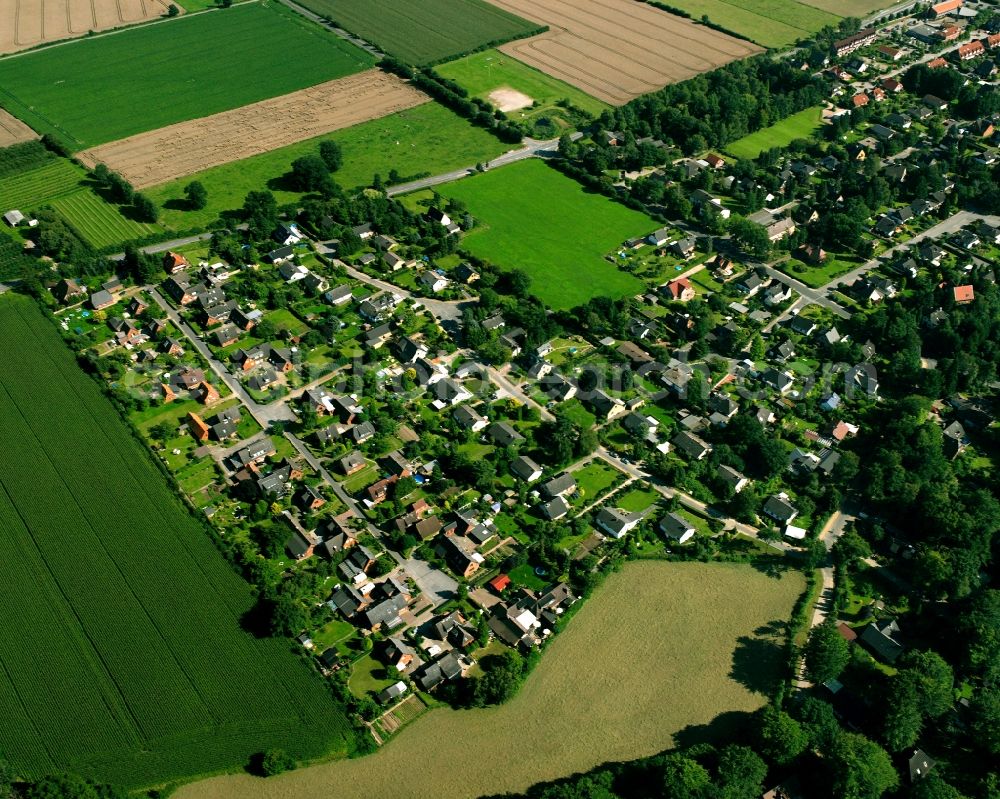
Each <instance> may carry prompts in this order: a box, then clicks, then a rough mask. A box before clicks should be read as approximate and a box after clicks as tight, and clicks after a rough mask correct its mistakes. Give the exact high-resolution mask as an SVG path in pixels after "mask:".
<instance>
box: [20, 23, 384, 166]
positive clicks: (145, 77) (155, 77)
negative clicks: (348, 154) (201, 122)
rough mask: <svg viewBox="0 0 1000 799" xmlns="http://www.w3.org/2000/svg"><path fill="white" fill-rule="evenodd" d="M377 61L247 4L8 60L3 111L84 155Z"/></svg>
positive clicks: (310, 25)
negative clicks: (88, 150) (138, 59)
mask: <svg viewBox="0 0 1000 799" xmlns="http://www.w3.org/2000/svg"><path fill="white" fill-rule="evenodd" d="M222 42H224V43H225V46H220V43H222ZM136 53H142V60H141V68H137V62H136ZM182 54H183V55H182ZM373 61H374V59H373V58H372V57H371V56H370V55H369V54H368V53H366V52H364V51H363V50H360V49H359V48H357V47H355V46H354V45H351V44H349V43H347V42H345V41H344V40H343V39H340V38H338V37H337V36H335V35H333V34H332V33H330V32H328V31H325V30H323V29H322V28H320V27H319V26H317V25H315V24H313V23H312V22H309V21H308V20H305V19H303V18H302V17H300V16H298V15H296V14H295V13H293V12H292V11H289V10H288V9H286V8H284V7H283V6H281V5H279V4H277V3H246V4H241V5H236V6H233V7H232V8H229V9H225V11H224V12H223V11H220V12H213V13H209V14H192V15H190V16H187V17H183V18H180V19H176V20H173V21H171V22H170V23H165V24H158V25H150V26H147V27H142V28H137V29H135V30H129V31H124V32H122V33H116V34H114V35H109V36H98V37H95V38H93V39H87V40H84V41H80V42H74V43H73V44H72V45H71V46H61V47H55V48H51V49H47V50H43V51H40V52H37V53H30V54H28V55H24V56H18V57H16V58H11V59H7V60H3V61H0V86H2V89H0V105H2V106H3V107H4V108H6V109H7V111H9V112H11V113H12V114H14V115H15V116H17V117H19V118H21V119H22V120H23V121H25V122H27V123H28V124H29V125H31V127H32V128H34V129H35V130H36V131H38V132H39V133H52V134H55V135H56V136H58V137H59V138H61V139H62V140H64V141H65V143H66V144H67V145H68V146H69V147H70V149H72V150H74V151H75V150H80V149H84V148H86V147H92V146H95V145H98V144H104V143H106V142H109V141H115V140H117V139H123V138H126V137H128V136H132V135H134V134H136V133H142V132H144V131H147V130H154V129H156V128H161V127H164V126H165V125H170V124H173V123H175V122H182V121H185V120H189V119H195V118H198V117H204V116H208V115H210V114H215V113H218V112H220V111H227V110H229V109H232V108H239V107H240V106H243V105H246V104H248V103H254V102H257V101H259V100H264V99H267V98H269V97H276V96H278V95H281V94H286V93H288V92H293V91H297V90H299V89H304V88H307V87H309V86H314V85H316V84H318V83H322V82H324V81H328V80H332V79H334V78H340V77H344V76H345V75H349V74H352V73H354V72H359V71H361V70H363V69H366V68H368V67H370V66H372V64H373ZM251 75H252V76H253V78H252V79H248V76H251Z"/></svg>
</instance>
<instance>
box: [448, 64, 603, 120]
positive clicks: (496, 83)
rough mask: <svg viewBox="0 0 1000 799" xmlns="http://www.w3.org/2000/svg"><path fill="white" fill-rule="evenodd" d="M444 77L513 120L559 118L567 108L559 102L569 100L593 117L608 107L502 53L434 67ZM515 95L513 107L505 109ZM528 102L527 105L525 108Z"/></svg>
mask: <svg viewBox="0 0 1000 799" xmlns="http://www.w3.org/2000/svg"><path fill="white" fill-rule="evenodd" d="M434 70H435V72H437V73H438V74H439V75H441V76H442V77H445V78H448V79H449V80H453V81H455V83H457V84H459V85H460V86H462V87H463V88H464V89H465V90H466V91H467V92H468V93H469V94H470V95H472V96H473V97H480V98H482V99H484V100H488V101H489V102H491V103H493V104H494V105H495V106H496V107H497V108H499V109H500V110H501V111H506V112H507V113H508V114H509V115H510V117H511V118H512V119H518V120H521V121H528V122H530V121H533V120H535V119H537V118H539V117H543V116H555V117H560V116H562V115H563V113H564V109H562V108H560V107H559V106H558V105H557V103H559V102H560V101H568V102H569V104H570V105H572V106H575V107H576V108H579V109H580V110H582V111H585V112H586V113H588V114H590V115H591V116H595V117H596V116H599V115H600V114H601V112H602V111H604V110H605V109H606V108H607V107H608V106H607V105H606V104H605V103H602V102H601V101H600V100H597V99H596V98H594V97H591V96H590V95H589V94H587V93H586V92H583V91H581V90H580V89H578V88H576V87H575V86H570V85H569V84H568V83H566V82H564V81H561V80H559V79H557V78H553V77H551V76H550V75H546V74H545V73H544V72H541V71H540V70H538V69H535V68H534V67H529V66H528V65H527V64H524V63H522V62H520V61H518V60H517V59H516V58H511V57H510V56H509V55H506V54H505V53H501V52H500V51H499V50H484V51H483V52H481V53H473V54H472V55H469V56H466V57H465V58H460V59H458V60H457V61H450V62H448V63H447V64H441V65H440V66H437V67H435V68H434ZM511 93H513V95H514V101H515V102H514V107H510V106H505V104H504V102H505V100H507V101H508V102H509V99H508V98H509V97H510V95H511ZM525 103H527V105H524V104H525Z"/></svg>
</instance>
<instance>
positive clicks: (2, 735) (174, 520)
mask: <svg viewBox="0 0 1000 799" xmlns="http://www.w3.org/2000/svg"><path fill="white" fill-rule="evenodd" d="M0 338H2V340H3V341H4V342H5V344H6V346H5V347H4V348H3V351H2V353H0V416H2V418H3V420H4V426H3V433H2V446H0V489H2V490H0V571H2V574H3V579H0V607H3V614H2V616H0V718H2V719H3V724H0V751H2V752H3V753H4V756H5V757H6V758H7V759H8V760H10V761H11V764H12V766H13V767H14V770H15V772H17V773H22V774H24V775H26V776H32V775H40V774H43V773H52V772H55V771H63V770H65V771H72V772H75V773H78V774H81V775H84V776H92V777H95V778H97V779H98V780H100V781H107V782H112V783H115V784H118V785H120V786H124V787H132V788H134V787H139V786H147V785H154V784H160V783H162V782H164V781H166V780H170V779H175V778H181V777H189V776H193V775H196V774H203V773H208V772H214V771H218V770H220V769H232V768H240V767H241V766H242V765H243V764H245V763H246V761H247V758H248V757H249V756H250V755H251V754H253V753H254V752H258V751H261V750H262V749H266V748H268V747H273V746H276V747H282V748H285V749H286V750H288V751H290V752H293V753H294V754H295V755H296V756H298V757H316V756H319V755H321V754H326V753H327V752H344V751H345V750H346V749H347V748H348V746H349V744H348V742H349V740H350V735H351V732H350V727H349V724H348V723H347V720H346V718H345V716H344V715H343V713H342V712H341V710H340V708H339V707H337V706H336V705H335V704H334V703H333V701H332V700H331V698H330V696H329V694H328V693H327V691H326V689H325V688H324V686H323V684H322V682H321V680H320V679H319V678H318V676H317V675H316V674H315V673H313V672H312V671H310V669H309V668H308V667H307V666H305V665H304V664H302V663H301V662H300V661H299V660H298V659H297V658H296V656H295V655H294V654H293V653H292V652H291V651H289V643H288V642H287V641H281V640H275V639H256V638H254V637H253V636H252V635H251V634H250V633H248V632H245V631H244V630H243V629H242V628H241V625H240V616H241V615H242V614H243V613H244V612H246V611H247V610H248V609H249V608H250V606H251V593H250V588H249V586H248V585H247V584H246V583H245V582H244V581H243V580H241V579H240V578H239V576H238V575H237V574H236V572H235V571H234V570H233V569H232V568H231V566H230V565H229V564H227V563H226V562H225V561H224V560H223V558H222V556H221V554H220V553H219V551H218V550H217V549H216V548H215V546H214V545H213V543H212V541H211V539H210V538H209V535H208V533H207V532H206V530H205V529H204V528H203V527H202V526H201V525H200V524H199V523H198V522H197V521H196V520H195V519H194V518H193V517H192V516H191V515H190V514H189V512H188V511H187V510H186V509H185V507H184V506H183V505H182V504H181V503H180V501H179V500H178V498H177V497H176V495H175V494H174V493H173V492H172V491H171V490H170V488H169V487H168V486H167V484H166V482H165V478H164V475H163V474H162V473H161V472H160V471H159V470H158V469H157V468H156V467H155V466H154V465H153V463H152V462H151V461H150V456H149V454H148V452H147V451H146V450H145V448H144V447H143V446H142V444H140V443H139V441H138V439H137V438H135V437H134V436H133V435H132V433H131V432H130V431H129V429H128V428H127V427H126V426H125V424H124V423H123V422H122V421H121V419H120V417H119V416H118V414H117V412H116V411H115V410H114V408H113V407H112V406H111V404H110V403H109V402H108V400H107V399H106V398H105V397H104V396H102V394H101V393H100V390H99V389H98V387H97V385H96V384H95V383H94V382H93V381H92V380H91V379H90V378H88V377H87V376H86V375H84V373H83V372H82V371H80V369H79V367H78V366H77V364H76V361H75V358H74V357H73V354H72V353H71V352H70V350H69V349H68V348H67V347H65V346H64V345H63V343H62V342H61V341H60V339H59V336H58V334H57V332H56V328H55V326H54V325H53V324H52V322H51V321H49V320H48V319H46V318H45V317H44V316H43V315H42V314H41V312H40V311H39V310H38V308H37V306H36V305H35V304H34V303H33V301H31V300H29V299H27V298H25V297H22V296H17V295H11V294H7V295H5V296H3V297H0Z"/></svg>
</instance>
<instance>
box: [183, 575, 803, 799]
mask: <svg viewBox="0 0 1000 799" xmlns="http://www.w3.org/2000/svg"><path fill="white" fill-rule="evenodd" d="M804 587H805V582H804V580H803V578H802V576H801V575H800V574H798V573H795V572H791V573H787V574H785V575H784V576H781V577H780V579H775V577H774V576H768V575H767V574H764V573H763V572H762V571H758V570H757V569H755V568H753V567H751V566H739V565H733V564H702V563H665V562H643V563H633V564H628V565H626V566H625V568H624V569H622V571H621V572H619V573H616V574H613V575H611V576H610V577H609V578H608V580H607V582H606V583H605V585H604V586H603V587H602V588H600V589H599V590H598V591H596V592H595V593H594V595H593V596H592V597H591V598H590V599H588V600H587V603H586V604H585V605H584V606H583V607H582V608H581V609H580V610H579V612H578V613H577V614H576V616H575V617H574V618H573V620H572V621H571V622H570V623H569V625H568V626H567V628H566V630H565V631H563V632H562V633H560V634H559V635H558V636H557V637H556V638H555V640H554V641H553V642H552V644H551V645H550V646H549V647H548V648H547V649H546V651H545V654H544V656H543V657H542V661H541V663H540V664H539V665H538V667H537V668H536V669H535V671H534V672H533V673H532V674H531V676H530V677H529V678H528V680H527V681H526V682H525V684H524V686H523V687H522V688H521V691H520V692H519V693H518V695H517V696H515V697H514V698H513V699H512V700H511V701H510V702H508V703H507V704H505V705H503V706H501V707H498V708H491V709H486V710H463V711H455V710H448V709H433V710H430V711H428V712H427V713H425V714H424V715H423V716H421V717H420V718H419V719H417V720H416V721H414V722H412V723H411V724H409V725H408V726H407V727H406V728H405V729H403V730H402V731H401V732H400V733H398V735H397V736H396V737H395V738H394V740H393V741H392V743H391V744H389V745H388V746H385V747H383V748H382V749H380V750H379V751H378V752H376V753H375V754H374V755H372V756H370V757H366V758H362V759H356V760H342V761H339V762H335V763H325V764H322V765H317V766H313V767H310V768H306V769H301V770H299V771H296V772H293V773H291V774H288V775H285V776H282V777H281V791H280V793H281V796H282V797H283V799H305V797H311V796H326V795H331V794H333V795H336V796H337V797H338V799H369V797H373V796H392V795H395V794H396V793H398V786H399V779H400V777H399V775H400V774H405V775H406V795H407V796H408V797H413V799H464V797H468V796H480V795H484V794H490V795H494V794H502V793H507V792H514V793H518V792H521V791H524V790H525V789H526V788H527V787H528V786H529V785H531V784H533V783H536V782H539V781H541V780H552V779H557V778H559V777H564V776H566V775H568V774H572V773H574V772H580V771H586V770H588V769H590V768H592V767H594V766H596V765H598V764H600V763H604V762H608V761H619V760H634V759H635V758H637V757H644V756H647V755H653V754H655V753H657V752H661V751H663V750H664V749H667V748H670V747H671V746H673V745H674V738H673V736H674V734H675V733H677V732H678V731H679V730H681V729H683V728H685V727H688V726H698V725H705V724H708V723H709V722H712V721H713V720H716V723H717V724H718V723H719V722H722V721H723V720H722V719H719V718H718V717H719V716H720V715H721V714H732V715H733V716H735V717H736V719H738V717H739V714H740V713H741V712H743V713H746V712H750V711H753V710H756V709H757V708H758V707H760V706H762V705H763V704H764V703H765V702H766V701H767V699H768V696H767V694H766V693H765V692H767V691H769V690H771V689H772V688H773V687H774V685H775V681H776V680H777V679H779V678H780V676H781V669H782V668H783V667H784V664H785V663H787V654H786V651H785V648H784V646H783V644H782V642H781V641H780V640H779V639H776V638H774V637H772V636H769V635H764V636H761V635H759V634H758V632H757V631H758V630H761V628H763V627H764V626H765V625H766V626H773V625H774V623H775V622H777V625H778V626H780V624H781V623H782V622H784V621H785V620H787V619H788V617H789V614H790V613H791V609H792V605H793V604H794V603H795V600H796V599H797V598H798V597H799V596H800V595H801V593H802V591H803V589H804ZM736 719H731V723H735V721H736ZM414 763H419V764H421V767H420V768H414V767H413V764H414ZM274 790H275V789H274V788H273V786H272V785H271V784H270V783H269V782H265V781H261V780H254V779H253V778H251V777H247V776H245V775H237V776H229V777H218V778H214V779H210V780H206V781H204V782H200V783H195V784H192V785H186V786H183V787H181V788H180V789H178V791H177V793H176V794H175V796H176V797H177V799H265V797H271V796H274V795H275V794H274Z"/></svg>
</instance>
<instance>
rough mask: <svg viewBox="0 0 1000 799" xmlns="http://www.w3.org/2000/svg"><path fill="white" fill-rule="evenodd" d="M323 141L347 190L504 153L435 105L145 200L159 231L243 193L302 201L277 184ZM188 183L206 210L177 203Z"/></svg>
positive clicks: (175, 184)
mask: <svg viewBox="0 0 1000 799" xmlns="http://www.w3.org/2000/svg"><path fill="white" fill-rule="evenodd" d="M323 139H332V140H333V141H335V142H337V143H338V144H340V146H341V148H342V150H343V153H344V164H343V166H341V168H340V169H339V170H338V171H337V172H335V173H334V174H333V178H334V180H336V181H337V183H339V184H340V185H341V186H343V187H345V188H348V189H353V188H357V187H359V186H370V185H371V183H372V178H373V177H374V175H375V174H376V173H379V174H381V175H382V177H383V178H386V177H388V174H389V171H390V170H392V169H396V170H398V171H399V174H400V175H402V176H404V177H407V176H412V175H416V174H435V175H436V174H439V173H441V172H447V171H449V170H451V169H458V168H460V167H463V166H471V165H472V164H475V163H477V162H480V161H490V160H492V159H493V158H496V157H497V156H498V155H500V154H501V153H503V152H505V151H506V150H508V149H510V147H511V146H512V145H506V144H503V143H501V142H500V141H499V140H498V139H497V138H496V137H495V136H492V135H491V134H489V133H487V132H486V131H485V130H483V129H482V128H477V127H474V126H473V125H471V124H470V123H469V122H467V121H466V120H464V119H462V117H460V116H458V115H457V114H454V113H452V112H451V111H449V110H448V109H446V108H444V107H443V106H441V105H438V104H437V103H424V104H423V105H418V106H416V107H415V108H411V109H409V110H408V111H400V112H399V113H396V114H391V115H389V116H386V117H382V118H381V119H377V120H373V121H371V122H363V123H361V124H360V125H354V126H353V127H350V128H344V129H343V130H338V131H334V132H333V133H331V134H329V135H325V136H320V137H318V138H315V139H311V140H309V141H304V142H299V143H298V144H293V145H290V146H288V147H282V148H281V149H279V150H272V151H271V152H268V153H264V154H262V155H257V156H254V157H252V158H247V159H245V160H242V161H235V162H233V163H230V164H224V165H222V166H218V167H215V168H213V169H208V170H206V171H204V172H198V173H197V174H194V175H191V176H189V177H186V178H182V179H179V180H175V181H171V182H169V183H164V184H163V185H160V186H154V187H152V188H150V189H148V190H147V191H146V194H148V195H149V196H150V197H151V198H152V199H153V200H154V201H155V202H156V203H157V204H159V205H160V207H161V208H162V214H161V221H162V222H163V224H165V225H167V226H168V227H171V228H173V229H175V230H188V229H190V228H193V227H199V226H205V225H207V224H208V223H210V222H211V221H212V220H214V219H217V218H218V217H219V215H220V214H223V213H225V212H227V211H234V210H236V209H238V208H240V207H241V206H242V205H243V198H244V197H246V195H247V193H248V192H250V191H257V190H259V189H262V188H265V187H266V188H267V189H269V190H270V191H272V192H274V195H275V197H276V198H277V199H278V202H279V203H292V202H299V201H300V200H301V199H302V194H301V193H300V192H295V191H291V190H290V189H289V188H288V186H287V185H286V183H285V182H284V181H283V180H282V176H283V175H285V174H286V173H287V172H288V171H289V170H290V169H291V164H292V161H294V160H295V159H296V158H298V157H299V156H302V155H306V154H315V153H316V152H317V147H318V146H319V142H320V141H322V140H323ZM192 180H198V181H200V182H201V183H202V184H203V185H204V186H205V188H206V189H207V190H208V205H207V206H206V207H205V208H204V209H202V210H200V211H195V210H190V209H189V208H188V206H187V204H186V203H185V202H184V199H183V198H184V186H185V185H186V184H187V183H189V182H190V181H192Z"/></svg>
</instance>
